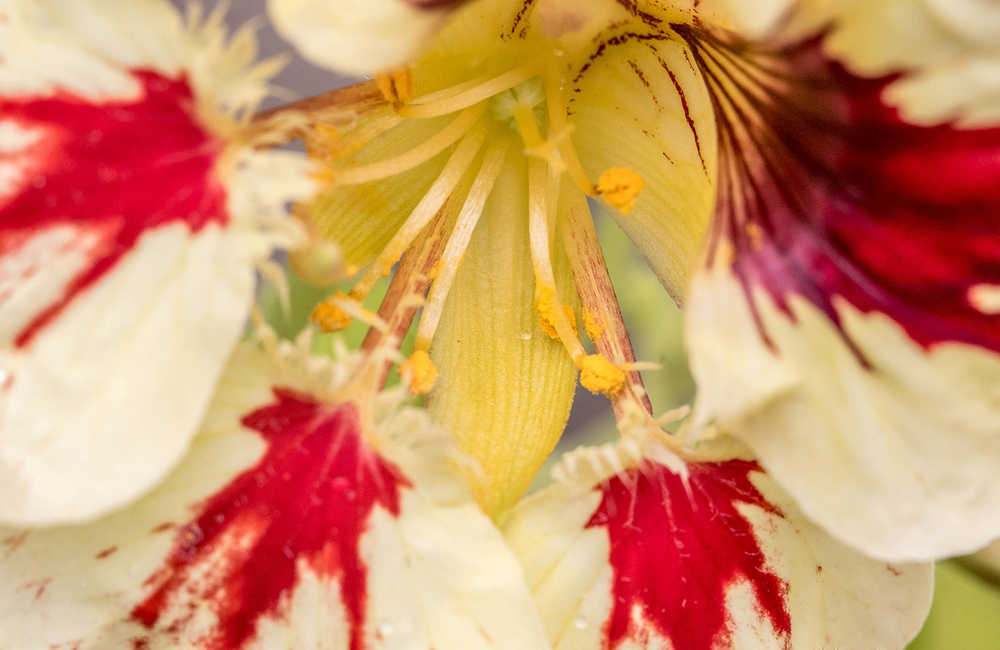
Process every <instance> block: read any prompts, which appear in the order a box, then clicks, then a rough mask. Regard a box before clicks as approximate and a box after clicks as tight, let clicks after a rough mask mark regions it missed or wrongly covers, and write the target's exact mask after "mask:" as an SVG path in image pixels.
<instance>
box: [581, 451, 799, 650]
mask: <svg viewBox="0 0 1000 650" xmlns="http://www.w3.org/2000/svg"><path fill="white" fill-rule="evenodd" d="M759 471H761V470H760V468H759V467H758V466H757V464H756V463H752V462H745V461H738V460H733V461H728V462H725V463H700V464H692V465H690V466H689V476H688V478H687V484H686V485H685V482H684V480H683V479H682V478H681V477H680V476H678V475H677V474H675V473H673V472H672V471H671V470H670V469H668V468H667V467H665V466H663V465H660V464H658V463H655V462H652V461H646V462H644V464H643V465H642V466H640V467H638V468H633V469H630V470H628V471H626V472H625V473H623V474H619V475H616V476H614V477H612V478H611V479H608V480H607V481H605V482H603V483H601V484H600V485H599V486H598V490H600V492H601V494H602V499H601V502H600V505H599V506H598V507H597V510H595V512H594V514H593V515H592V516H591V518H590V521H589V522H588V523H587V527H588V528H595V527H600V528H604V529H605V530H606V531H607V534H608V540H609V542H610V557H609V561H610V564H611V568H612V572H613V577H612V594H611V597H612V606H611V614H610V617H609V619H608V621H607V623H606V625H605V628H604V635H605V641H606V647H608V648H612V649H613V648H616V647H618V646H619V645H620V644H621V643H622V642H623V641H625V640H633V641H635V642H637V643H639V644H640V645H642V644H645V643H648V642H649V640H650V637H651V636H652V635H654V634H655V635H658V636H659V637H661V638H666V639H669V640H670V642H671V643H672V644H673V645H672V647H674V648H683V649H684V650H712V649H713V648H716V647H719V646H720V645H724V644H725V642H727V641H728V640H729V636H730V633H731V631H732V630H731V628H730V618H729V612H728V611H727V607H726V592H727V589H728V588H729V587H731V586H732V585H734V584H736V583H737V582H739V581H741V580H745V581H747V582H748V584H749V585H750V588H751V590H752V592H753V594H754V596H755V598H756V600H757V604H758V607H759V612H757V614H758V616H759V617H760V618H761V619H762V620H766V621H767V622H769V623H770V625H771V627H772V628H773V630H774V631H775V632H776V633H777V634H778V635H781V636H782V637H783V638H785V639H786V642H787V640H788V639H789V638H790V632H791V616H790V614H789V612H788V610H787V609H786V606H785V597H786V594H787V584H786V583H785V582H784V581H783V580H782V579H781V578H780V577H778V576H777V575H775V574H773V573H771V571H770V570H769V568H768V561H767V558H766V556H765V555H764V552H763V551H762V550H761V548H760V545H759V544H758V542H757V538H756V536H755V534H754V529H753V526H752V525H751V523H750V522H749V521H747V519H746V518H745V517H744V516H743V515H741V514H740V512H739V511H738V510H737V506H738V505H740V504H744V505H751V506H757V507H759V508H761V509H763V510H765V511H767V512H770V513H773V514H775V515H777V516H781V513H780V512H779V511H778V510H777V509H776V508H775V507H774V506H773V505H771V504H770V503H769V502H768V501H767V500H766V499H765V498H764V497H763V496H762V495H761V494H760V492H759V491H758V490H757V488H756V487H754V485H753V484H752V483H751V482H750V478H749V474H750V472H759ZM636 608H638V609H639V610H640V611H641V613H642V617H643V619H644V620H645V621H646V623H647V625H648V627H647V626H644V625H636V623H635V621H633V611H634V610H635V609H636Z"/></svg>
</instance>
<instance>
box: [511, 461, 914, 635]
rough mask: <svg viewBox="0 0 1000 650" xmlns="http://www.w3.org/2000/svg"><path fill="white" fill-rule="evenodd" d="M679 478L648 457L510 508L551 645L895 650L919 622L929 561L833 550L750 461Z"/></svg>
mask: <svg viewBox="0 0 1000 650" xmlns="http://www.w3.org/2000/svg"><path fill="white" fill-rule="evenodd" d="M589 453H590V454H591V455H592V460H597V461H598V462H599V459H602V458H607V457H608V456H609V454H610V453H612V450H610V449H601V450H600V451H599V452H597V451H591V452H589ZM577 460H578V461H579V459H577ZM674 460H675V461H676V459H674ZM583 462H589V461H583ZM681 472H682V473H681V474H678V473H676V472H675V471H674V470H673V469H671V468H670V467H668V466H667V465H664V464H661V463H660V462H658V461H656V460H653V459H652V458H648V457H647V458H646V459H645V460H642V461H640V463H639V464H638V465H635V464H632V465H631V466H630V467H627V468H625V469H619V471H618V472H617V473H613V474H612V475H611V476H610V477H606V478H603V479H602V478H600V477H599V476H597V477H591V478H590V479H589V480H584V481H576V479H573V482H571V483H566V484H559V485H556V486H554V487H551V488H549V489H547V490H546V491H544V492H542V493H541V494H539V495H537V496H535V497H533V498H531V499H529V500H527V501H526V502H525V503H524V504H522V506H521V507H520V508H519V509H518V510H517V511H515V513H514V516H513V518H512V519H511V521H510V523H509V525H508V526H507V528H506V531H507V537H508V541H509V542H510V543H511V546H512V547H513V548H514V550H515V552H517V553H518V555H519V557H520V558H521V561H522V564H523V566H524V568H525V574H526V576H527V578H528V582H529V584H530V586H531V588H532V591H533V592H534V594H535V598H536V602H537V603H538V605H539V608H540V610H541V612H542V615H543V618H544V619H545V622H546V625H547V627H548V630H549V635H550V639H551V640H552V642H553V645H554V646H555V647H556V648H557V649H569V648H573V649H575V650H587V649H588V648H609V649H616V648H637V647H643V648H645V647H667V648H684V649H685V650H702V649H704V650H711V649H716V650H717V649H719V648H748V647H755V648H758V647H759V648H811V647H817V648H818V647H855V646H859V645H864V646H866V647H868V646H871V647H886V648H901V647H903V646H904V644H905V643H906V642H907V641H908V640H909V639H911V638H912V637H913V636H914V635H915V634H916V632H917V631H918V630H919V628H920V624H921V623H922V621H923V618H924V616H925V615H926V613H927V610H928V607H929V603H930V595H931V581H932V577H931V567H930V566H929V565H909V566H907V565H898V566H894V565H886V564H883V563H879V562H876V561H873V560H870V559H867V558H866V557H864V556H862V555H860V554H858V553H856V552H854V551H852V550H850V549H848V548H847V547H845V546H842V545H840V544H838V543H837V542H835V541H833V540H832V539H830V538H829V537H828V536H827V535H826V534H824V533H823V532H822V531H821V530H820V529H818V528H816V527H815V526H813V525H812V524H810V523H809V522H808V521H806V520H804V519H803V518H802V516H801V514H800V513H798V511H797V510H796V508H795V506H794V505H792V504H791V503H790V502H788V500H787V497H786V496H785V495H783V494H782V492H781V491H780V489H778V488H777V486H776V485H775V484H774V483H773V482H772V481H770V480H769V479H768V478H767V477H766V476H765V475H764V474H763V473H762V472H761V471H760V469H759V468H758V467H757V466H756V465H755V464H754V463H751V462H745V461H739V460H732V461H728V462H722V463H698V464H691V465H687V466H686V467H683V466H682V468H681Z"/></svg>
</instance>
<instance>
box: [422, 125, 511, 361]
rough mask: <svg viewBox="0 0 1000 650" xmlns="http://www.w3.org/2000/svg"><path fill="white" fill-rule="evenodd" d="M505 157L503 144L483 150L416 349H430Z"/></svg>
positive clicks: (504, 145) (441, 264)
mask: <svg viewBox="0 0 1000 650" xmlns="http://www.w3.org/2000/svg"><path fill="white" fill-rule="evenodd" d="M506 154H507V146H506V144H500V145H493V146H491V147H490V148H489V149H488V150H487V151H486V154H485V156H484V158H483V164H482V166H481V167H480V168H479V173H478V174H477V175H476V179H475V180H474V181H473V183H472V188H471V189H470V190H469V194H468V196H466V198H465V203H463V204H462V210H461V212H460V213H459V215H458V219H457V221H456V222H455V227H454V229H453V230H452V233H451V237H450V238H449V239H448V244H447V245H446V246H445V249H444V254H443V255H442V256H441V258H440V259H439V260H438V265H439V266H438V268H439V269H440V270H439V271H438V276H437V278H436V279H435V280H434V284H433V285H431V290H430V295H429V296H428V298H427V303H426V304H425V305H424V311H423V314H422V315H421V316H420V325H419V326H418V327H417V337H416V341H415V343H414V348H415V349H416V350H428V349H430V346H431V339H433V338H434V333H435V331H437V326H438V323H439V322H440V321H441V314H442V312H443V311H444V303H445V299H446V298H447V297H448V292H449V291H450V290H451V285H452V283H453V282H454V279H455V275H456V274H457V273H458V267H459V264H460V263H461V259H462V255H463V254H464V253H465V249H466V248H467V247H468V246H469V241H470V240H471V239H472V232H473V231H474V230H475V228H476V224H478V223H479V218H480V217H481V216H482V214H483V208H484V207H485V206H486V200H487V199H488V198H489V196H490V193H491V192H492V191H493V186H494V185H495V184H496V180H497V178H498V177H499V176H500V172H501V171H502V169H503V162H504V158H505V156H506Z"/></svg>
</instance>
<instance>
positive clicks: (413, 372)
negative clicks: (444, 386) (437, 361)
mask: <svg viewBox="0 0 1000 650" xmlns="http://www.w3.org/2000/svg"><path fill="white" fill-rule="evenodd" d="M399 372H400V374H401V375H402V377H403V379H404V380H405V381H406V382H407V383H408V384H409V386H410V392H411V393H413V394H414V395H426V394H427V393H429V392H431V389H432V388H434V382H436V381H437V368H436V367H435V366H434V362H433V361H431V356H430V355H429V354H427V351H426V350H417V351H415V352H414V353H413V354H411V355H410V358H409V359H407V360H406V361H404V362H403V363H402V364H400V367H399Z"/></svg>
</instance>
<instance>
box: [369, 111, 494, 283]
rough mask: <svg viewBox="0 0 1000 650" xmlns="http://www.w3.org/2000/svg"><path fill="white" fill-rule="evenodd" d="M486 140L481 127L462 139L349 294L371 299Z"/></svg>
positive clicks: (438, 208) (441, 204) (436, 211)
mask: <svg viewBox="0 0 1000 650" xmlns="http://www.w3.org/2000/svg"><path fill="white" fill-rule="evenodd" d="M485 138H486V130H485V129H484V128H482V127H480V128H476V129H474V130H473V131H472V132H471V133H469V134H468V135H466V136H465V138H463V140H462V142H460V143H459V145H458V147H456V148H455V151H454V152H453V153H452V154H451V157H450V158H448V162H447V163H445V166H444V169H442V170H441V174H440V175H439V176H438V177H437V179H436V180H435V181H434V183H433V184H432V185H431V187H430V189H429V190H427V193H426V194H424V197H423V198H422V199H420V202H419V203H418V204H417V207H415V208H414V209H413V212H411V213H410V216H409V217H407V219H406V221H405V222H404V223H403V225H402V226H401V227H400V229H399V230H397V231H396V234H395V235H394V236H393V238H392V239H391V240H390V241H389V243H388V244H387V245H386V247H385V249H384V250H383V251H382V252H381V253H380V254H379V256H378V257H377V258H376V259H375V261H374V262H373V263H372V265H371V266H369V267H368V269H367V270H366V271H365V272H364V274H363V275H362V276H361V279H360V280H358V283H357V284H355V285H354V288H353V289H351V294H350V295H351V297H352V298H354V299H355V300H364V299H365V297H367V296H368V292H370V291H371V289H372V287H373V286H375V283H376V282H377V281H378V279H379V277H380V276H381V275H382V274H385V273H388V272H389V271H391V270H392V267H393V265H394V264H395V263H396V262H398V261H399V258H400V257H401V256H402V255H403V253H404V252H406V249H407V248H409V247H410V244H412V243H413V240H414V239H416V237H417V235H419V234H420V231H421V230H423V228H424V226H426V225H427V224H428V223H429V222H430V221H431V219H433V218H434V216H435V215H436V214H437V213H438V211H439V210H440V209H441V206H443V205H444V202H445V201H446V200H447V199H448V197H449V196H450V195H451V193H452V191H454V189H455V186H456V185H458V182H459V181H460V180H461V179H462V176H463V175H464V174H465V172H466V170H467V169H468V167H469V164H470V163H471V162H472V161H473V159H474V158H475V157H476V153H477V152H478V151H479V147H480V146H481V145H482V144H483V140H485Z"/></svg>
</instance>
